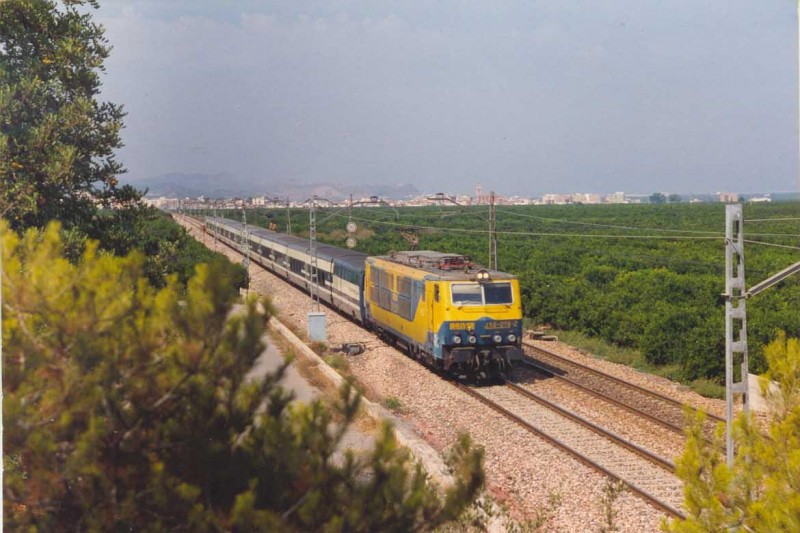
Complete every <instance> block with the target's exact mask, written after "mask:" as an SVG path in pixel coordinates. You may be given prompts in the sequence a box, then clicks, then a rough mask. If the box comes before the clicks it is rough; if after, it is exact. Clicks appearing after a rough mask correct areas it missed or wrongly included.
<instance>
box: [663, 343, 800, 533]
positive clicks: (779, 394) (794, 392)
mask: <svg viewBox="0 0 800 533" xmlns="http://www.w3.org/2000/svg"><path fill="white" fill-rule="evenodd" d="M764 353H765V356H766V358H767V361H768V364H769V371H768V372H767V374H766V375H765V376H764V380H763V381H762V388H763V389H764V391H765V394H766V395H767V398H768V401H769V402H770V405H771V407H772V411H771V420H770V424H769V429H768V431H767V433H766V434H762V433H761V431H760V430H759V429H758V428H757V427H756V426H755V425H754V424H753V422H752V420H751V419H750V418H749V417H746V416H744V415H741V416H740V417H739V418H738V419H737V421H736V425H735V432H734V443H735V446H736V454H735V458H734V463H733V466H732V467H729V466H728V465H727V463H726V462H725V455H724V439H723V435H722V428H721V427H720V428H719V430H718V432H717V434H716V437H715V439H714V441H713V443H712V444H708V443H707V442H706V441H704V439H703V430H702V428H703V424H702V421H703V416H702V415H698V416H697V417H696V418H695V420H694V421H693V424H692V425H691V428H690V430H689V439H688V441H687V444H686V450H685V452H684V454H683V455H682V456H681V458H680V459H679V461H678V462H677V468H678V475H679V476H680V477H681V479H683V482H684V493H685V505H686V510H687V518H686V520H676V521H673V522H671V523H669V524H665V529H667V530H668V531H674V532H700V531H719V532H728V531H800V340H798V339H787V338H786V335H785V334H783V333H781V334H779V335H778V338H777V339H776V340H775V341H774V342H772V343H770V344H769V345H768V346H767V347H766V348H765V350H764ZM770 381H774V382H776V383H778V389H777V390H773V389H770V388H769V387H767V385H766V384H767V383H769V382H770Z"/></svg>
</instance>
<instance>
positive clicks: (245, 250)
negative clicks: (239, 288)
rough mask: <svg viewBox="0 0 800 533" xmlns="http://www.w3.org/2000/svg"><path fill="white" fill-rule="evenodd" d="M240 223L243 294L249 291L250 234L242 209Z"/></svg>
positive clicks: (245, 215)
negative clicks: (245, 276) (244, 275)
mask: <svg viewBox="0 0 800 533" xmlns="http://www.w3.org/2000/svg"><path fill="white" fill-rule="evenodd" d="M242 221H243V222H244V229H242V256H243V257H242V266H243V267H244V270H245V274H246V275H247V279H246V280H245V281H246V283H247V285H246V286H245V294H246V293H247V291H249V290H250V232H249V231H248V230H247V209H246V208H244V206H243V207H242Z"/></svg>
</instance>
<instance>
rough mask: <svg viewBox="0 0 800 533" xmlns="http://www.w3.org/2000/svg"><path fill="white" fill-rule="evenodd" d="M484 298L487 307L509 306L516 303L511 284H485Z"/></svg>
mask: <svg viewBox="0 0 800 533" xmlns="http://www.w3.org/2000/svg"><path fill="white" fill-rule="evenodd" d="M483 296H484V300H485V302H486V305H498V304H505V305H508V304H511V303H513V301H514V297H513V295H512V292H511V284H510V283H484V284H483Z"/></svg>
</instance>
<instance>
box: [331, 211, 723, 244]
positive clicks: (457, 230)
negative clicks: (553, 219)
mask: <svg viewBox="0 0 800 533" xmlns="http://www.w3.org/2000/svg"><path fill="white" fill-rule="evenodd" d="M337 216H342V215H337ZM352 219H353V220H358V221H360V222H369V223H372V224H378V225H381V224H382V225H385V226H401V227H404V228H413V229H424V230H431V231H439V232H444V233H448V232H451V233H470V234H481V235H483V234H488V233H489V231H488V230H480V229H468V228H440V227H436V226H418V225H414V224H400V223H396V222H388V221H385V220H374V219H367V218H356V217H352ZM495 233H496V234H497V235H515V236H521V237H581V238H589V239H591V238H598V239H666V240H697V241H711V240H722V239H723V237H722V235H717V236H713V237H712V236H707V237H699V236H698V237H692V236H687V235H607V234H606V235H603V234H581V233H544V232H530V231H496V232H495Z"/></svg>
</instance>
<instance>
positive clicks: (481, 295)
mask: <svg viewBox="0 0 800 533" xmlns="http://www.w3.org/2000/svg"><path fill="white" fill-rule="evenodd" d="M451 288H452V292H453V305H510V304H511V303H513V301H514V299H513V296H512V292H511V283H482V284H479V283H453V285H451Z"/></svg>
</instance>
